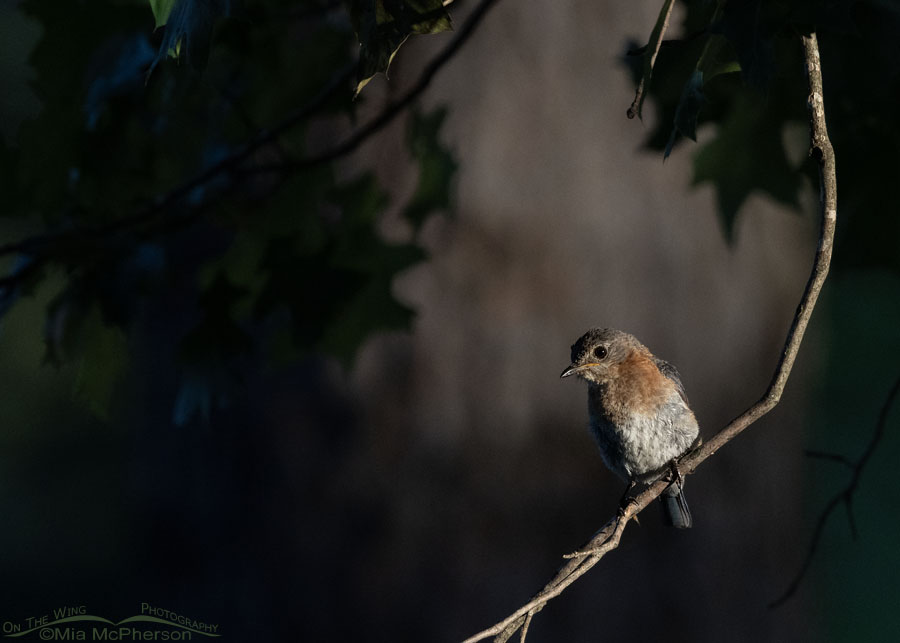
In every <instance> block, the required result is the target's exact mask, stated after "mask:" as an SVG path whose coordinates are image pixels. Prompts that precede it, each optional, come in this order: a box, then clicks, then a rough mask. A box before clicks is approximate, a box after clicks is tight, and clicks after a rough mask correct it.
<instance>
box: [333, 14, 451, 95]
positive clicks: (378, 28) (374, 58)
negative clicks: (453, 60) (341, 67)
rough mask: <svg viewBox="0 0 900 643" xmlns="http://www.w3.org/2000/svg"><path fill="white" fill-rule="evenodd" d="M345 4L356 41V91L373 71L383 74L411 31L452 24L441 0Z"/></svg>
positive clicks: (445, 28) (434, 30) (436, 30)
mask: <svg viewBox="0 0 900 643" xmlns="http://www.w3.org/2000/svg"><path fill="white" fill-rule="evenodd" d="M349 5H350V17H351V20H352V22H353V29H354V31H355V32H356V37H357V38H358V39H359V45H360V50H359V69H358V71H357V81H358V82H357V85H356V95H359V92H361V91H362V89H363V87H365V86H366V84H367V83H368V82H369V81H370V80H372V77H373V76H374V75H375V74H378V73H382V74H385V75H387V73H388V68H389V67H390V66H391V61H393V59H394V56H395V55H396V54H397V50H399V49H400V47H401V45H403V43H404V42H406V39H407V38H408V37H409V36H410V35H411V34H432V33H440V32H442V31H449V30H451V29H452V28H453V27H452V25H451V22H450V14H449V13H447V10H446V9H445V8H444V5H443V2H442V1H441V0H350V1H349Z"/></svg>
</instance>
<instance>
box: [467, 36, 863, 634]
mask: <svg viewBox="0 0 900 643" xmlns="http://www.w3.org/2000/svg"><path fill="white" fill-rule="evenodd" d="M802 41H803V51H804V61H805V66H806V74H807V79H808V82H809V98H808V100H807V107H808V109H809V123H810V156H811V157H813V158H814V159H815V160H816V162H817V164H818V168H819V216H820V220H821V227H820V230H819V245H818V248H817V250H816V256H815V260H814V261H813V267H812V272H811V274H810V276H809V280H808V281H807V283H806V288H805V289H804V291H803V296H802V297H801V299H800V304H799V306H798V307H797V311H796V312H795V313H794V319H793V321H792V323H791V328H790V330H789V331H788V334H787V339H786V340H785V344H784V349H783V350H782V352H781V356H780V358H779V360H778V365H777V367H776V368H775V373H774V375H773V377H772V381H771V383H770V384H769V387H768V388H767V389H766V391H765V393H764V394H763V396H762V397H761V398H760V399H759V401H757V402H756V403H755V404H753V405H752V406H751V407H750V408H748V409H747V410H746V411H744V412H743V413H742V414H741V415H739V416H738V417H736V418H735V419H733V420H732V421H731V422H729V423H728V424H727V425H726V426H725V427H724V428H723V429H722V430H721V431H719V432H718V433H717V434H716V435H714V436H713V437H712V438H711V439H710V440H709V441H707V442H706V443H705V444H703V445H702V446H701V447H699V448H697V449H695V450H694V451H691V452H690V453H688V454H687V455H685V456H684V457H683V458H682V459H681V460H680V461H679V463H678V469H679V471H680V472H681V474H682V475H687V474H690V473H692V472H693V471H694V470H695V469H696V468H697V467H698V466H700V465H701V464H702V463H703V462H704V461H705V460H706V459H707V458H709V457H711V456H712V455H713V454H714V453H715V452H716V451H718V450H719V449H721V448H722V447H723V446H725V445H726V444H727V443H728V442H730V441H731V440H733V439H734V438H735V437H737V436H738V434H740V433H741V432H742V431H743V430H744V429H746V428H747V427H748V426H750V425H751V424H753V423H754V422H756V421H757V420H758V419H759V418H761V417H762V416H763V415H765V414H766V413H768V412H769V411H771V410H772V409H773V408H774V407H775V405H777V404H778V402H779V400H780V399H781V394H782V392H783V391H784V385H785V383H786V382H787V379H788V376H789V375H790V373H791V368H792V367H793V365H794V361H795V360H796V358H797V352H798V350H799V348H800V342H801V341H802V340H803V334H804V332H805V331H806V327H807V325H808V324H809V319H810V316H811V315H812V311H813V308H814V307H815V304H816V300H817V299H818V297H819V292H820V291H821V290H822V285H823V284H824V283H825V277H826V276H827V275H828V267H829V264H830V263H831V251H832V247H833V244H834V230H835V224H836V222H837V179H836V175H835V159H834V149H833V148H832V146H831V142H830V141H829V139H828V130H827V128H826V126H825V104H824V101H823V93H822V65H821V62H820V59H819V46H818V40H817V38H816V34H815V33H812V34H810V35H809V36H802ZM865 457H867V456H865ZM670 482H671V480H668V479H661V480H658V481H656V482H654V483H653V484H652V485H650V486H649V487H647V488H646V489H644V490H643V491H641V492H640V493H638V494H637V495H636V496H634V497H633V498H631V500H630V501H629V503H628V504H627V505H626V506H625V507H623V508H621V509H620V512H619V516H618V517H617V518H614V519H612V520H610V521H609V522H608V523H606V525H604V527H603V528H602V529H601V530H600V531H599V532H597V534H596V535H595V536H594V537H593V538H592V539H591V541H590V542H589V543H588V544H587V545H586V546H585V547H584V548H583V549H582V551H580V552H577V553H576V554H575V555H573V556H572V557H571V559H570V560H569V562H568V563H566V564H565V565H564V566H563V567H562V568H561V569H560V570H559V572H557V574H556V576H554V577H553V579H551V580H550V582H549V583H547V584H546V585H545V586H544V588H543V589H542V590H541V591H540V592H538V594H536V595H535V596H534V598H532V599H531V600H530V601H529V602H528V603H526V604H525V605H523V606H522V607H520V608H518V609H517V610H516V611H514V612H513V613H512V614H510V615H509V616H508V617H506V618H505V619H503V620H502V621H500V622H499V623H497V624H495V625H493V626H492V627H489V628H487V629H486V630H483V631H481V632H479V633H478V634H475V635H473V636H471V637H469V638H468V639H466V641H465V643H475V642H476V641H481V640H483V639H485V638H488V637H491V636H494V637H495V639H494V640H495V642H503V641H507V640H508V639H509V637H510V636H512V634H514V633H515V632H516V630H518V629H519V627H521V626H522V625H523V624H524V623H525V622H526V619H529V618H530V616H531V615H533V614H534V613H536V612H538V611H539V610H540V609H542V608H543V607H544V605H546V604H547V602H548V601H550V600H551V599H553V598H555V597H556V596H558V595H559V594H561V593H562V591H563V590H564V589H565V588H566V587H568V586H569V585H571V584H572V583H573V582H574V581H575V580H577V579H578V578H579V577H580V576H582V575H583V574H585V573H586V572H587V571H588V570H589V569H590V568H592V567H593V566H594V565H596V564H597V563H598V562H599V561H600V559H601V558H603V556H605V555H606V554H607V553H608V552H610V551H612V550H613V549H615V548H616V547H617V546H618V545H619V540H620V539H621V537H622V532H623V531H624V530H625V526H626V525H627V524H628V522H629V521H630V520H631V518H633V517H634V516H636V515H637V514H638V513H640V512H641V511H642V510H643V509H644V508H645V507H646V506H647V505H649V504H650V503H651V502H652V501H653V500H655V499H656V498H657V497H658V496H659V495H660V494H661V493H662V492H663V491H664V490H665V489H666V487H667V486H668V485H669V483H670Z"/></svg>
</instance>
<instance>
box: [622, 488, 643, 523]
mask: <svg viewBox="0 0 900 643" xmlns="http://www.w3.org/2000/svg"><path fill="white" fill-rule="evenodd" d="M635 486H637V480H635V479H634V478H631V479H630V480H629V481H628V486H627V487H625V493H623V494H622V499H621V500H619V512H618V513H619V518H620V519H621V518H624V517H625V510H626V509H627V508H628V505H629V504H631V503H632V502H634V498H633V497H632V496H631V490H632V489H634V488H635ZM631 518H632V520H634V521H635V522H636V523H637V524H641V523H640V522H639V521H638V517H637V516H636V515H635V516H632V517H631Z"/></svg>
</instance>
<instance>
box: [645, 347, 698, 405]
mask: <svg viewBox="0 0 900 643" xmlns="http://www.w3.org/2000/svg"><path fill="white" fill-rule="evenodd" d="M653 363H654V364H656V368H658V369H659V372H660V373H662V374H663V375H665V376H666V377H668V378H669V379H670V380H672V381H673V382H675V388H676V389H677V390H678V394H679V395H680V396H681V399H682V400H684V403H685V405H686V406H687V407H688V408H690V407H691V403H690V402H688V398H687V393H685V392H684V385H683V384H682V383H681V375H679V373H678V369H677V368H675V367H674V366H672V365H671V364H669V362H666V361H664V360H661V359H659V358H658V357H654V358H653Z"/></svg>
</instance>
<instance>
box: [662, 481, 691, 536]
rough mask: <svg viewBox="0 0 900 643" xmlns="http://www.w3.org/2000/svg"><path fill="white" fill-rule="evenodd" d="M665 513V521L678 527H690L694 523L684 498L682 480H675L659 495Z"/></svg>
mask: <svg viewBox="0 0 900 643" xmlns="http://www.w3.org/2000/svg"><path fill="white" fill-rule="evenodd" d="M659 499H660V501H661V502H662V505H663V511H664V513H665V515H666V523H667V524H668V525H669V526H671V527H676V528H678V529H690V528H691V527H692V526H693V525H694V519H693V518H691V510H690V509H689V508H688V504H687V500H685V498H684V481H683V480H676V481H675V482H673V483H672V484H670V485H669V486H668V487H667V488H666V490H665V491H663V493H662V495H661V496H660V497H659Z"/></svg>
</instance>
